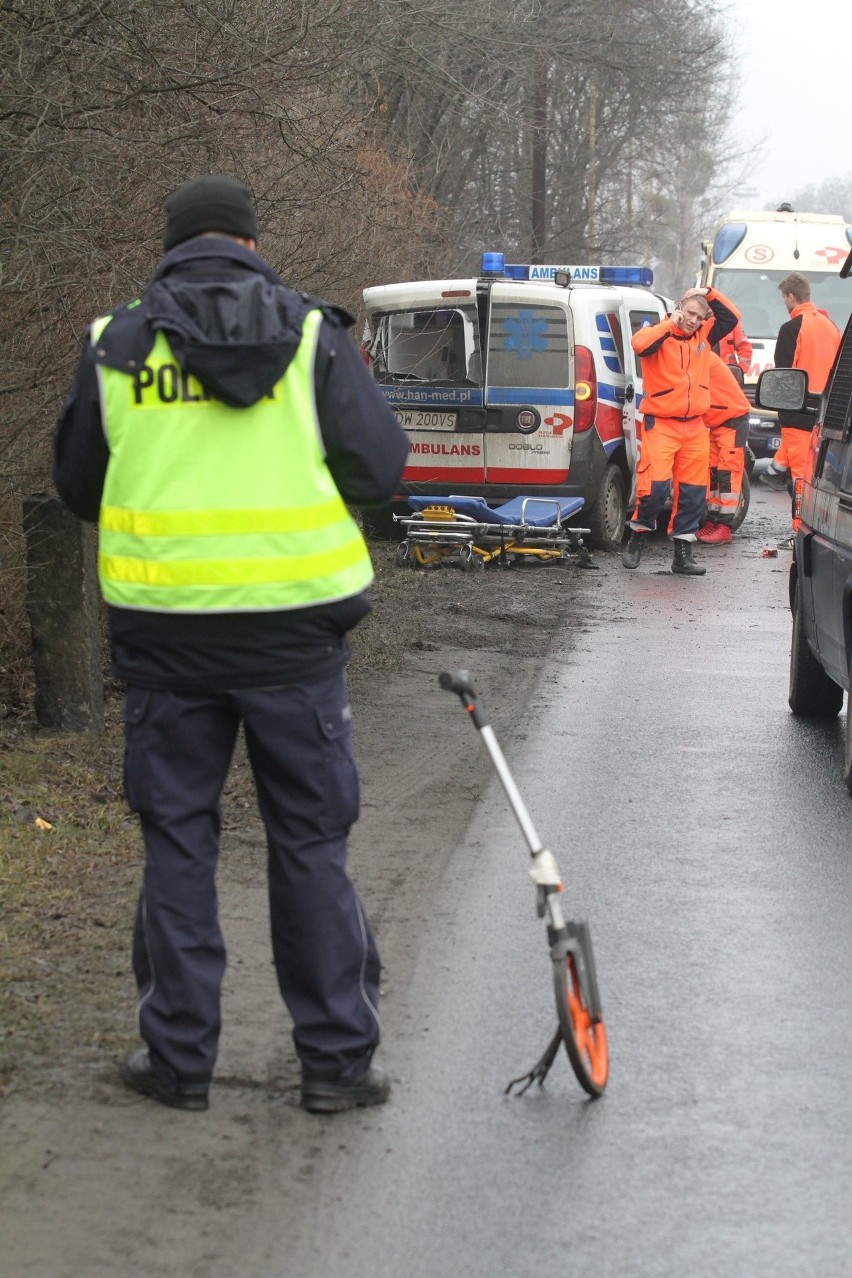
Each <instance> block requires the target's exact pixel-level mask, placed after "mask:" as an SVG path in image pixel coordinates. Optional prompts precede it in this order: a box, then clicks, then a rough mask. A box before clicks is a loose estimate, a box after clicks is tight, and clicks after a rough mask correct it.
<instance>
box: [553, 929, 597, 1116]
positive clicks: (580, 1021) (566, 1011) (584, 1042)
mask: <svg viewBox="0 0 852 1278" xmlns="http://www.w3.org/2000/svg"><path fill="white" fill-rule="evenodd" d="M553 984H554V989H555V993H556V1008H557V1011H558V1013H559V1024H560V1027H561V1029H562V1041H563V1043H564V1044H565V1050H566V1052H567V1053H568V1059H569V1060H570V1062H571V1068H572V1069H573V1071H574V1073H575V1074H576V1076H577V1082H578V1083H579V1084H580V1086H581V1087H582V1088H583V1090H584V1091H586V1092H588V1094H589V1095H590V1096H600V1095H601V1093H602V1092H603V1090H604V1088H605V1087H606V1081H607V1078H608V1077H609V1052H608V1050H607V1042H606V1029H605V1028H604V1023H603V1021H602V1020H597V1021H593V1020H592V1016H591V1013H590V1011H589V1008H588V1007H587V1005H586V1002H585V999H584V998H583V993H582V990H581V988H580V980H579V977H578V975H577V965H576V962H575V960H574V955H573V954H568V955H566V956H565V958H564V959H554V962H553Z"/></svg>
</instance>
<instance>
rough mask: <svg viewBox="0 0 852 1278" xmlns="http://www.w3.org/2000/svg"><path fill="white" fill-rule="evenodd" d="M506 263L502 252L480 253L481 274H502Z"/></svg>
mask: <svg viewBox="0 0 852 1278" xmlns="http://www.w3.org/2000/svg"><path fill="white" fill-rule="evenodd" d="M505 265H506V257H505V254H504V253H483V254H482V274H483V275H502V274H503V271H504V268H505Z"/></svg>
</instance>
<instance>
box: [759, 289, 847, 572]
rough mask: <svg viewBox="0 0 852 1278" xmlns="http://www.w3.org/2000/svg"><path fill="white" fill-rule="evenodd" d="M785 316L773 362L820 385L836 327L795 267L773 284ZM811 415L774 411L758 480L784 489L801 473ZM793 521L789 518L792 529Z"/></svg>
mask: <svg viewBox="0 0 852 1278" xmlns="http://www.w3.org/2000/svg"><path fill="white" fill-rule="evenodd" d="M778 288H779V290H780V292H781V297H782V299H783V302H784V305H785V306H786V308H787V313H788V315H789V316H790V318H789V319H788V320H787V321H786V322H785V323H784V324H782V325H781V327H780V329H779V330H778V337H777V339H776V342H775V367H776V368H803V369H804V370H805V372H806V373H807V375H808V391H812V392H814V393H815V394H819V393H820V392H822V391H823V390H825V384H826V382H827V381H828V375H829V373H830V372H831V366H832V364H833V363H834V356H835V355H836V354H837V348H838V346H839V345H840V330H839V329H838V328H837V326H836V325H835V324H832V322H831V320H830V319H829V318H828V316H827V315H826V314H825V313H824V312H823V311H820V310H818V309H817V308H816V306H815V305H814V304H813V302H812V301H811V300H810V299H811V285H810V281H809V280H808V279H806V277H805V276H804V275H800V274H799V273H798V271H791V273H790V274H789V275H785V276H784V279H783V280H782V281H781V283H780V284H779V285H778ZM813 424H814V421H813V417H807V416H806V415H805V414H804V413H779V414H778V425H779V426H780V428H781V447H780V448H779V449H778V452H777V453H776V454H775V456H774V457H773V458H772V461H771V462H770V463H769V466H768V468H767V469H766V471H764V474H763V477H762V478H763V482H764V483H765V484H768V485H769V487H770V488H776V489H779V490H783V489H786V487H787V483H788V480H792V481H793V482H795V480H797V479H801V478H802V476H803V475H804V474H805V470H806V467H807V461H808V449H809V447H810V440H811V431H812V430H813ZM798 526H799V521H798V519H794V520H793V530H794V531H795V529H796V528H797V527H798ZM778 545H779V547H780V548H782V549H783V548H787V549H792V545H793V539H792V537H790V538H787V539H785V540H784V541H780V542H779V543H778Z"/></svg>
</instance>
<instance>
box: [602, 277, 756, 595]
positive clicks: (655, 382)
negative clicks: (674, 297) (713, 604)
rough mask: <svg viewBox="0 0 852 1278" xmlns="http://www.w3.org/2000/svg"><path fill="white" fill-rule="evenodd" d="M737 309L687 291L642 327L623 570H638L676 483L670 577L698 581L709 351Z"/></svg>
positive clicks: (636, 342) (702, 292)
mask: <svg viewBox="0 0 852 1278" xmlns="http://www.w3.org/2000/svg"><path fill="white" fill-rule="evenodd" d="M739 318H740V313H739V311H738V310H737V309H736V308H735V306H734V305H733V303H732V302H729V301H728V299H727V298H726V297H724V296H723V295H722V294H721V293H717V292H716V290H715V289H712V288H691V289H688V290H687V291H686V292H685V293H684V295H683V297H682V298H681V300H680V302H679V303H678V305H677V307H676V308H675V310H674V311H673V312H672V314H671V315H669V316H667V317H666V318H665V319H664V320H661V321H660V323H659V324H649V325H648V326H647V327H645V328H640V329H639V330H638V332H636V333H635V334H634V336H633V342H632V345H633V349H634V351H635V352H636V354H637V355H638V356H639V358H640V359H641V361H642V386H643V395H642V399H641V402H640V404H639V409H640V411H641V412H642V413H643V414H644V422H643V425H642V439H641V448H640V453H639V461H638V465H637V469H636V509H635V510H634V512H633V518H632V519H631V520H630V529H631V532H630V540H629V541H628V542H627V545H626V546H625V548H624V551H623V553H622V557H621V558H622V563H623V564H624V566H625V568H638V566H639V560H640V558H641V555H642V546H643V538H644V536H645V534H646V533H649V532H652V531H653V530H654V528H655V527H656V523H657V517H658V516H659V514H660V511H661V510H662V509H663V506H664V505H665V504H666V501H667V500H668V498H669V495H670V494H671V492H672V486H674V499H675V503H674V504H675V513H674V519H673V522H672V526H671V528H670V530H669V536H670V537H672V538H673V539H674V558H673V560H672V572H676V573H681V574H683V575H684V576H689V577H700V576H702V575H703V574H704V572H705V569H704V568H702V567H700V566H699V565H698V564H696V562H695V560H694V558H693V554H692V543H693V541H695V534H696V532H697V531H698V526H699V524H700V523H701V517H702V515H703V513H704V503H705V500H706V496H707V475H708V473H709V469H710V444H709V439H708V431H707V426H706V425H705V422H704V414H705V413H706V412H707V410H708V409H709V407H710V373H709V365H710V354H711V350H710V348H711V346H712V345H713V343H714V342H718V341H719V340H720V339H721V338H723V337H724V336H725V334H726V333H729V332H730V331H731V329H732V328H733V327H734V325H735V324H736V322H737V320H738V319H739Z"/></svg>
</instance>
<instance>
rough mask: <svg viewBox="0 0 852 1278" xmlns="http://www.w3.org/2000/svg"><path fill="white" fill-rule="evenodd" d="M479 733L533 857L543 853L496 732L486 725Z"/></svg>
mask: <svg viewBox="0 0 852 1278" xmlns="http://www.w3.org/2000/svg"><path fill="white" fill-rule="evenodd" d="M479 731H480V735H481V736H482V740H483V741H484V742H485V748H486V749H487V751H488V753H489V754H490V755H491V762H492V763H493V764H494V768H495V770H496V772H497V775H498V777H499V778H500V781H501V783H502V785H503V789H504V790H505V791H506V794H507V796H508V799H509V802H510V804H511V805H512V811H513V812H514V814H515V817H516V819H517V822H518V825H519V826H520V827H521V831H522V832H523V836H524V838H525V839H526V841H527V843H528V844H529V849H530V852H531V853H532V854H533V856H535V855H536V853H538V852H541V851H543V847H544V845H543V844H542V842H541V839H540V838H539V837H538V833H537V831H536V828H535V826H534V825H533V823H532V818H531V817H530V814H529V812H528V811H527V806H526V804H525V803H524V801H523V799H522V798H521V795H520V791H519V790H518V787H517V786H516V785H515V781H514V778H513V776H512V774H511V772H510V771H509V765H508V764H507V762H506V759H505V757H504V755H503V751H502V750H501V749H500V744H499V742H498V740H497V738H496V737H495V735H494V730H493V729H492V727H491V725H490V724H484V725H483V726H482V727H481V728H480V730H479Z"/></svg>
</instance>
